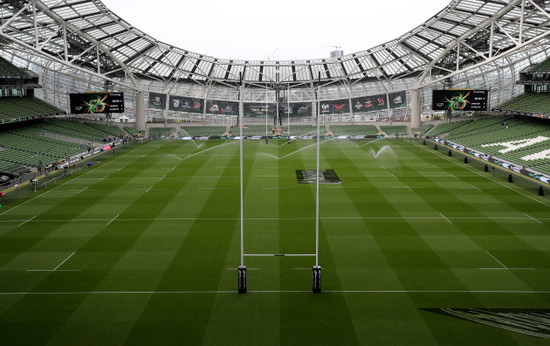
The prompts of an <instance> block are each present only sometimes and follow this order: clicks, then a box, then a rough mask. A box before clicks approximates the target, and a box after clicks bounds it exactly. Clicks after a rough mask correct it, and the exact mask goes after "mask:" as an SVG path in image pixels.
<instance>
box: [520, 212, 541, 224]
mask: <svg viewBox="0 0 550 346" xmlns="http://www.w3.org/2000/svg"><path fill="white" fill-rule="evenodd" d="M523 215H525V216H527V217H528V218H530V219H531V220H533V221H536V222H538V223H540V224H542V222H541V221H540V220H537V219H535V218H534V217H532V216H531V215H528V214H525V213H523Z"/></svg>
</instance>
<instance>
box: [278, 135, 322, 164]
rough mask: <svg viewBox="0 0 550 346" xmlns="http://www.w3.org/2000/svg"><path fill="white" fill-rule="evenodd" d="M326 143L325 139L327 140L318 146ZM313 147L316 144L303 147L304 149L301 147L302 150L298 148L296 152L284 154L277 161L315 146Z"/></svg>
mask: <svg viewBox="0 0 550 346" xmlns="http://www.w3.org/2000/svg"><path fill="white" fill-rule="evenodd" d="M327 141H328V139H327V140H324V141H321V143H320V144H322V143H325V142H327ZM315 145H317V143H313V144H311V145H308V146H305V147H303V148H300V149H298V150H296V151H293V152H291V153H290V154H286V155H285V156H283V157H281V158H278V159H279V160H282V159H284V158H287V157H289V156H291V155H294V154H296V153H298V152H300V151H302V150H306V149H309V148H311V147H313V146H315Z"/></svg>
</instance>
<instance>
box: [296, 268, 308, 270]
mask: <svg viewBox="0 0 550 346" xmlns="http://www.w3.org/2000/svg"><path fill="white" fill-rule="evenodd" d="M292 269H294V270H311V269H312V268H292Z"/></svg>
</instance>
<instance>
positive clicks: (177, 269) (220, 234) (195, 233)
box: [127, 146, 238, 344]
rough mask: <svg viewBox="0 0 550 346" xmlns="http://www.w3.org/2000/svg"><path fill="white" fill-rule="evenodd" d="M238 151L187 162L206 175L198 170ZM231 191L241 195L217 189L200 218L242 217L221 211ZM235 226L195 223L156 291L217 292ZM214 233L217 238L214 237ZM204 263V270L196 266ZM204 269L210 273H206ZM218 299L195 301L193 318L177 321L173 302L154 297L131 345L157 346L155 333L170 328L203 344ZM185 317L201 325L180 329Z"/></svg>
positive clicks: (134, 330) (181, 337)
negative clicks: (171, 306)
mask: <svg viewBox="0 0 550 346" xmlns="http://www.w3.org/2000/svg"><path fill="white" fill-rule="evenodd" d="M218 147H219V146H218ZM237 149H238V147H236V146H233V147H232V148H231V150H232V151H231V153H230V155H228V156H227V158H226V159H225V160H221V159H216V158H213V157H210V158H207V160H204V161H189V162H190V163H188V167H187V168H188V169H189V170H192V171H193V170H196V173H195V174H196V175H197V176H198V175H200V174H201V172H200V170H199V169H198V168H201V167H203V166H204V167H206V168H207V167H210V166H211V165H210V162H211V161H213V160H216V162H217V163H221V162H223V161H225V162H227V163H228V164H230V163H231V162H232V161H234V160H236V158H237V157H238V151H237ZM220 161H221V162H220ZM223 173H224V172H220V175H219V177H218V180H217V181H216V182H213V183H214V184H216V185H217V186H220V185H221V184H227V182H225V181H224V180H223V179H222V177H223ZM192 182H193V179H190V180H189V181H188V182H186V183H187V184H190V183H192ZM228 193H229V194H232V195H235V197H237V196H238V195H237V194H234V193H233V192H231V191H229V190H212V191H211V192H210V194H209V195H208V196H207V198H206V199H203V200H204V202H203V204H202V206H200V208H197V210H199V212H198V215H199V216H200V215H203V216H205V215H209V214H211V213H212V211H219V212H222V213H227V212H230V213H233V212H234V215H238V213H237V212H236V210H234V208H220V205H221V206H223V205H224V202H225V201H226V200H227V194H228ZM188 203H194V204H197V203H199V200H191V201H188ZM220 203H221V204H220ZM235 225H236V221H233V222H230V221H229V222H226V224H225V225H224V226H223V227H220V226H219V225H217V224H216V225H212V224H211V223H210V222H209V221H197V220H196V221H194V223H193V225H192V226H191V227H190V228H189V232H188V234H187V235H186V237H185V238H184V239H183V241H182V242H181V243H180V244H179V246H178V248H177V250H176V252H175V254H174V256H173V257H172V259H171V262H170V264H169V265H168V266H167V267H166V269H165V270H164V271H163V273H162V276H161V278H159V280H158V282H157V283H156V287H157V290H163V288H165V287H170V288H173V287H181V288H183V289H185V288H189V289H190V290H194V288H200V287H212V288H214V289H215V288H217V287H219V284H220V279H221V277H222V275H223V274H224V273H225V270H224V268H225V267H227V265H226V264H225V260H226V258H227V254H228V251H229V247H230V244H231V239H232V238H233V233H234V231H229V232H228V231H227V230H234V229H235ZM205 228H206V229H208V230H210V232H204V231H203V229H205ZM212 234H215V236H212ZM199 263H200V264H201V265H202V266H201V265H197V264H199ZM204 265H206V266H207V267H208V268H209V269H208V270H203V269H204V267H203V266H204ZM175 278H176V280H175ZM214 301H215V297H208V298H206V299H203V300H200V301H195V302H191V303H190V304H189V305H186V312H187V313H188V314H187V315H185V317H182V316H181V314H180V315H179V316H178V317H175V318H170V317H171V315H170V314H171V312H169V311H167V310H166V309H165V308H163V306H165V304H166V303H168V304H171V303H170V302H169V301H167V300H166V298H164V297H162V296H158V295H157V296H154V297H151V299H150V300H149V301H148V302H147V305H146V306H145V307H144V309H143V311H142V313H141V315H140V317H139V318H138V320H137V322H136V323H135V325H134V326H133V328H132V331H131V334H130V336H129V338H128V341H127V343H128V344H136V343H153V342H157V341H158V340H157V336H156V331H157V330H166V329H167V328H168V329H170V330H171V337H173V338H174V339H177V340H185V341H186V343H190V344H200V343H202V340H203V338H204V333H205V330H206V328H207V326H208V320H209V318H210V315H211V310H212V308H213V304H214ZM172 303H174V302H172ZM174 313H175V311H174ZM182 318H183V319H184V320H185V321H186V323H193V324H195V326H196V327H195V328H193V329H192V330H190V329H182V328H180V327H181V323H182V320H181V319H182ZM197 322H200V323H197Z"/></svg>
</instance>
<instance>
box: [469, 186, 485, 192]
mask: <svg viewBox="0 0 550 346" xmlns="http://www.w3.org/2000/svg"><path fill="white" fill-rule="evenodd" d="M470 186H471V187H473V188H474V189H476V190H477V191H479V192H483V191H481V189H480V188H479V187H477V186H474V185H472V184H470Z"/></svg>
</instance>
